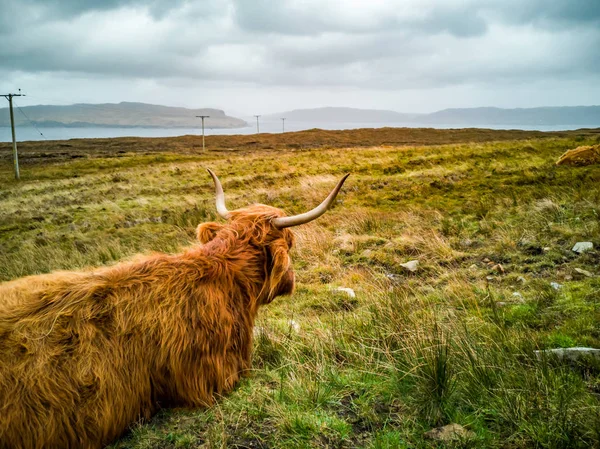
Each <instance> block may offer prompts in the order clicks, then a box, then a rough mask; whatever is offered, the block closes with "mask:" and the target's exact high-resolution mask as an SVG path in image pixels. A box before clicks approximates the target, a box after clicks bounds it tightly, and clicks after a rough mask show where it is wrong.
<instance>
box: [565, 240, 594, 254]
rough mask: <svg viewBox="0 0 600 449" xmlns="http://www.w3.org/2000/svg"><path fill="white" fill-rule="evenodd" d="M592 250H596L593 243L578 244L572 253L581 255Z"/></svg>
mask: <svg viewBox="0 0 600 449" xmlns="http://www.w3.org/2000/svg"><path fill="white" fill-rule="evenodd" d="M591 249H594V244H593V243H592V242H577V243H575V246H574V247H573V249H572V250H571V251H573V252H575V253H577V254H581V253H584V252H586V251H589V250H591Z"/></svg>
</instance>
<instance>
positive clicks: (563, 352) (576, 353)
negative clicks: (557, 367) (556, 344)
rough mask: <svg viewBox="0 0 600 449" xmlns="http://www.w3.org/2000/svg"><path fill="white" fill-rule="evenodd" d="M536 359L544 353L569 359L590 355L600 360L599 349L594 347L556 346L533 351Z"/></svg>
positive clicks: (573, 359) (560, 358)
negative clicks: (555, 347)
mask: <svg viewBox="0 0 600 449" xmlns="http://www.w3.org/2000/svg"><path fill="white" fill-rule="evenodd" d="M533 352H534V353H535V356H536V357H537V358H538V359H541V358H542V357H543V356H544V355H553V356H556V357H557V358H558V359H559V360H570V361H576V360H578V359H580V358H581V357H585V356H590V357H593V358H596V359H598V360H600V349H594V348H583V347H576V348H557V349H546V350H543V351H533Z"/></svg>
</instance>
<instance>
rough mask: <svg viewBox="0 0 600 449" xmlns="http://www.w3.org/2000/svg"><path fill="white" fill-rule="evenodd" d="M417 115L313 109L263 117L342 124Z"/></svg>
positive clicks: (391, 119)
mask: <svg viewBox="0 0 600 449" xmlns="http://www.w3.org/2000/svg"><path fill="white" fill-rule="evenodd" d="M418 116H419V114H403V113H401V112H396V111H388V110H385V109H357V108H334V107H325V108H314V109H295V110H293V111H287V112H279V113H277V114H269V115H264V116H263V119H266V120H279V119H280V118H281V117H285V118H286V120H290V121H295V122H313V123H314V122H329V123H333V122H343V123H371V122H381V123H385V122H387V123H395V122H396V123H397V122H405V121H409V120H412V119H415V118H417V117H418Z"/></svg>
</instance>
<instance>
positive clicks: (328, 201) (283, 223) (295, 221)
mask: <svg viewBox="0 0 600 449" xmlns="http://www.w3.org/2000/svg"><path fill="white" fill-rule="evenodd" d="M348 176H350V173H348V174H347V175H346V176H344V177H343V178H342V179H340V182H338V183H337V186H335V188H334V189H333V190H332V191H331V193H330V194H329V195H328V196H327V198H325V200H324V201H323V202H322V203H321V204H319V205H318V206H317V207H315V208H314V209H313V210H310V211H308V212H304V213H303V214H300V215H293V216H291V217H278V218H274V219H273V226H275V227H276V228H278V229H283V228H289V227H291V226H298V225H301V224H304V223H308V222H309V221H313V220H314V219H316V218H319V217H320V216H321V215H323V214H324V213H325V212H327V209H329V208H330V207H331V205H332V204H333V202H334V201H335V197H336V196H337V194H338V193H339V191H340V189H341V188H342V185H343V184H344V181H345V180H346V178H347V177H348Z"/></svg>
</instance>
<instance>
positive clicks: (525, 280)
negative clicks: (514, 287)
mask: <svg viewBox="0 0 600 449" xmlns="http://www.w3.org/2000/svg"><path fill="white" fill-rule="evenodd" d="M517 281H519V282H521V283H522V284H524V283H525V282H527V279H525V278H524V277H523V276H519V277H518V278H517Z"/></svg>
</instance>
